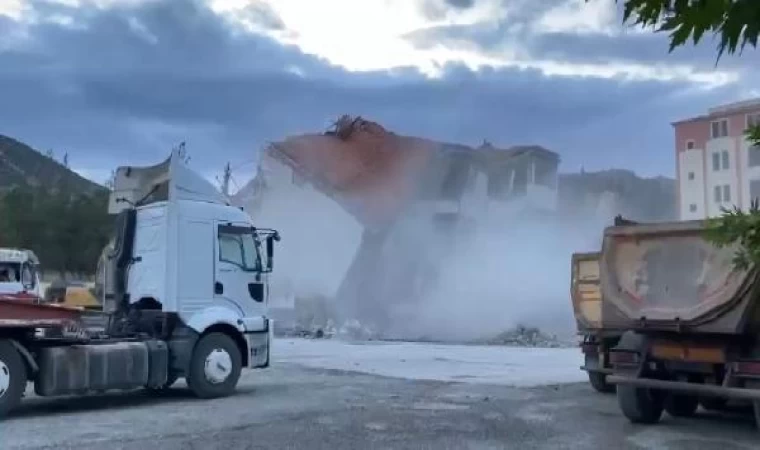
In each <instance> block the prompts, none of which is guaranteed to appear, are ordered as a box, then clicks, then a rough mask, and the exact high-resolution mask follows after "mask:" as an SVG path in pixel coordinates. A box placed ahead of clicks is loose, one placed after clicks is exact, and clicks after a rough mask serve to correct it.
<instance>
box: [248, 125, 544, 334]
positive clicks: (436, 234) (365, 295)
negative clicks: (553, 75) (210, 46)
mask: <svg viewBox="0 0 760 450" xmlns="http://www.w3.org/2000/svg"><path fill="white" fill-rule="evenodd" d="M558 165H559V156H558V155H557V154H556V153H554V152H551V151H549V150H546V149H544V148H541V147H538V146H520V147H513V148H509V149H499V148H496V147H494V146H493V145H491V144H490V143H487V142H485V143H483V145H481V146H480V147H477V148H472V147H468V146H464V145H455V144H446V143H441V142H435V141H432V140H428V139H422V138H418V137H410V136H401V135H398V134H395V133H392V132H389V131H387V130H385V129H384V128H383V127H382V126H380V125H379V124H377V123H374V122H370V121H367V120H364V119H362V118H359V117H356V118H353V117H348V116H344V117H342V118H341V119H340V120H339V121H338V122H337V123H336V125H335V127H334V128H333V129H332V130H330V131H328V132H326V133H323V134H306V135H300V136H294V137H290V138H287V139H285V140H284V141H281V142H276V143H273V144H272V145H271V146H270V147H269V148H268V149H267V150H266V152H265V155H264V161H263V166H266V167H267V169H266V170H265V171H264V172H263V173H264V174H266V173H269V174H270V175H276V176H277V177H278V178H280V180H277V181H275V182H274V184H275V185H276V184H277V183H280V185H282V183H283V181H284V180H285V182H286V183H290V184H291V189H293V188H294V187H295V189H312V190H316V191H318V192H320V193H322V194H324V195H326V196H328V197H329V198H331V199H333V200H334V203H337V205H339V206H340V207H341V208H342V209H344V210H345V211H347V212H348V213H349V214H350V215H351V216H353V217H354V218H355V220H356V221H357V222H358V223H359V224H360V226H361V227H362V229H363V231H362V232H361V237H360V239H359V243H358V249H357V251H356V253H355V255H354V256H353V260H352V261H351V263H350V264H349V266H348V269H347V271H346V273H345V276H344V277H343V280H342V282H341V283H340V286H339V287H338V289H337V292H336V293H335V296H334V299H333V300H334V305H335V311H337V312H338V313H339V314H340V317H339V318H338V319H339V320H346V319H358V320H359V321H360V322H362V323H372V324H373V325H375V326H376V327H377V328H379V329H384V328H385V327H387V325H388V324H389V321H390V320H392V317H391V315H392V312H393V309H394V306H399V305H403V304H407V303H410V302H414V301H415V300H417V299H420V298H422V296H424V293H425V291H426V290H428V289H430V287H431V286H432V285H433V284H435V282H436V277H437V276H438V270H437V268H438V267H439V266H440V262H441V261H444V260H446V259H447V258H448V257H450V256H451V255H452V254H453V253H454V252H455V251H456V249H457V247H458V246H461V245H466V243H467V239H468V237H469V236H472V233H473V231H474V230H476V229H477V228H478V227H484V226H489V224H498V226H505V225H507V224H508V223H509V222H510V221H515V220H518V219H519V218H520V217H525V216H534V215H536V214H547V213H548V214H551V213H552V212H553V211H554V210H555V208H556V201H557V168H558ZM267 171H268V172H267ZM262 176H266V175H262ZM287 178H290V179H289V180H286V179H287ZM273 181H274V180H273ZM258 184H259V186H263V185H265V184H268V182H267V181H261V180H260V181H259V182H258ZM258 192H259V195H267V190H266V189H260V190H259V191H258ZM292 197H293V198H294V199H295V197H296V196H292ZM292 207H293V208H298V205H297V204H293V205H292ZM486 217H487V218H488V220H487V221H485V222H488V223H484V218H486Z"/></svg>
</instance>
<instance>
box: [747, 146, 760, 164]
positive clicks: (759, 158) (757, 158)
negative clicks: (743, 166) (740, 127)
mask: <svg viewBox="0 0 760 450" xmlns="http://www.w3.org/2000/svg"><path fill="white" fill-rule="evenodd" d="M747 165H748V166H750V167H757V166H760V146H757V145H753V146H752V147H750V148H749V150H748V153H747Z"/></svg>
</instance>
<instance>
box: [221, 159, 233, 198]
mask: <svg viewBox="0 0 760 450" xmlns="http://www.w3.org/2000/svg"><path fill="white" fill-rule="evenodd" d="M230 178H232V169H230V163H227V165H226V166H224V175H222V193H223V194H224V195H226V196H228V197H229V195H230Z"/></svg>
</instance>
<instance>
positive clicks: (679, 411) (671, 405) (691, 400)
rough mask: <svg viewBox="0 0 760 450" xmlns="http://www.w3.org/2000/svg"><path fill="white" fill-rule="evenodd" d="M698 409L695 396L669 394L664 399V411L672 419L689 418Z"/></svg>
mask: <svg viewBox="0 0 760 450" xmlns="http://www.w3.org/2000/svg"><path fill="white" fill-rule="evenodd" d="M697 408H699V397H697V396H696V395H683V394H670V395H668V396H667V398H665V411H667V412H668V414H670V415H671V416H673V417H691V416H693V415H694V413H696V412H697Z"/></svg>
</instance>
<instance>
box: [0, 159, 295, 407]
mask: <svg viewBox="0 0 760 450" xmlns="http://www.w3.org/2000/svg"><path fill="white" fill-rule="evenodd" d="M109 211H110V212H111V213H113V214H116V220H115V226H114V234H113V238H112V240H111V243H109V244H108V246H106V248H105V249H104V251H103V253H102V256H101V261H100V263H99V274H100V276H99V278H100V280H99V284H100V288H99V289H100V291H101V292H102V293H103V295H104V299H105V300H106V301H105V302H104V306H106V305H107V304H108V303H111V304H112V307H111V308H108V314H103V315H102V316H101V315H100V314H98V313H95V312H91V311H90V312H86V311H83V310H77V309H71V308H61V307H57V306H53V305H45V304H34V303H31V304H30V303H28V302H19V301H12V300H13V298H5V297H4V296H3V295H0V417H2V416H3V415H4V414H6V413H8V412H9V411H11V410H13V409H14V408H15V407H16V406H17V405H18V404H19V402H20V401H21V398H22V397H23V394H24V392H25V390H26V387H27V382H33V383H34V391H35V393H36V394H37V395H39V396H42V397H49V396H62V395H78V394H83V393H92V392H106V391H109V390H131V389H135V388H140V387H143V388H146V389H150V390H163V389H166V388H168V387H170V386H171V385H172V384H173V383H174V382H175V381H176V380H177V379H179V378H184V379H185V381H186V382H187V385H188V387H189V388H190V390H191V391H192V392H193V393H194V394H195V395H196V396H197V397H200V398H216V397H223V396H227V395H230V394H232V393H233V392H234V391H235V389H236V387H237V383H238V381H239V379H240V375H241V371H242V369H243V368H244V367H248V368H264V367H267V366H269V355H270V346H271V342H272V339H273V332H272V321H271V320H270V319H269V316H268V314H267V307H268V298H267V296H268V293H269V292H268V289H267V286H268V285H267V276H268V274H269V273H270V272H271V271H272V261H273V260H272V256H273V254H274V242H275V241H279V239H280V237H279V234H278V233H277V232H276V231H275V230H270V229H262V228H258V227H257V226H256V225H255V224H254V223H253V222H252V221H251V218H250V217H249V216H248V215H247V214H246V213H245V212H244V211H243V210H241V209H239V208H237V207H234V206H232V205H231V204H230V203H229V201H228V200H227V198H225V197H224V196H223V195H221V194H220V193H219V192H217V190H216V189H215V188H214V187H213V186H212V185H211V183H209V182H208V181H206V180H205V179H204V178H202V177H200V176H199V175H197V174H195V173H194V172H192V171H191V170H190V169H189V168H188V167H187V166H186V165H185V164H184V163H183V161H182V158H180V157H179V155H178V154H177V153H176V152H175V153H173V154H172V155H171V156H170V157H169V159H167V160H166V161H164V162H163V163H161V164H158V165H156V166H152V167H120V168H119V169H118V170H117V172H116V179H115V183H114V190H113V192H112V193H111V198H110V200H109ZM2 255H3V258H4V261H5V264H6V265H9V266H12V268H14V269H16V268H17V269H18V271H19V272H20V278H19V276H14V281H10V282H7V281H6V282H5V284H4V285H3V289H6V290H9V291H10V292H12V293H14V294H17V293H18V292H17V291H19V288H21V290H28V289H31V288H32V284H31V281H30V280H34V281H35V284H36V285H39V282H38V279H37V278H34V277H30V276H29V274H33V273H35V272H36V271H35V268H36V257H35V258H32V257H31V255H32V254H31V253H29V252H22V251H9V250H6V251H4V252H3V253H2ZM25 269H28V270H26V272H25ZM24 273H27V276H24ZM18 280H21V281H20V283H19V281H18ZM27 281H28V282H27ZM96 290H97V288H96ZM91 317H96V318H99V319H100V318H104V319H107V320H105V321H102V323H103V324H104V325H105V327H103V326H102V325H101V326H98V327H89V326H88V323H91V322H88V321H87V320H86V319H89V318H91ZM98 323H99V324H100V323H101V321H98ZM39 327H44V328H45V331H44V332H40V333H38V332H37V330H38V328H39ZM103 328H105V329H103Z"/></svg>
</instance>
